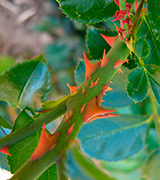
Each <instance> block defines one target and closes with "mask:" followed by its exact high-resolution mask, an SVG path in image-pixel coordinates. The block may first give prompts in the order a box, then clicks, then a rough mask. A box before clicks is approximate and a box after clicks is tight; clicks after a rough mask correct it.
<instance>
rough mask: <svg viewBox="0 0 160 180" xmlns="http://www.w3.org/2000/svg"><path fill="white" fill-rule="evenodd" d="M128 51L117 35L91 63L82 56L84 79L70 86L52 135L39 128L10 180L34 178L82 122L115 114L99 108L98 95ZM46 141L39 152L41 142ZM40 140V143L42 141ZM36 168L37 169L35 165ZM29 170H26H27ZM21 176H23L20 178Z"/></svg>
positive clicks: (62, 149) (59, 153) (57, 156)
mask: <svg viewBox="0 0 160 180" xmlns="http://www.w3.org/2000/svg"><path fill="white" fill-rule="evenodd" d="M128 54H129V50H128V48H127V46H126V44H125V42H124V41H123V40H121V39H119V38H117V39H116V41H115V42H114V44H113V47H112V48H111V50H110V51H109V52H108V53H107V55H103V58H102V60H101V61H100V62H98V63H96V64H91V63H90V62H89V61H88V59H87V58H86V56H85V57H84V59H85V65H86V76H85V81H84V82H83V83H82V85H80V86H79V87H76V88H75V87H71V86H70V89H71V92H72V93H71V95H70V98H69V99H68V100H67V101H66V113H65V115H64V117H63V120H62V122H61V124H60V126H59V127H58V128H57V130H56V132H55V134H53V135H48V134H47V133H46V132H45V128H44V127H45V126H44V127H43V131H42V135H41V140H40V143H39V145H38V147H37V149H36V150H35V152H34V153H33V154H32V156H31V158H30V159H29V160H28V161H27V162H26V163H25V164H24V165H23V166H22V167H21V168H20V169H19V170H18V171H17V172H16V173H15V175H14V176H13V177H12V178H11V179H12V180H14V179H19V180H20V179H23V180H25V179H26V180H28V179H36V178H37V177H39V176H40V175H41V174H42V173H43V172H44V171H45V170H46V169H47V168H48V167H50V166H51V165H52V164H53V163H55V162H57V161H58V160H59V159H60V158H61V156H62V154H63V153H64V152H65V151H66V149H67V148H68V147H69V145H70V144H71V143H72V142H73V140H74V139H75V138H76V137H77V134H78V132H79V130H80V129H81V127H82V125H83V124H84V123H88V122H90V121H92V120H94V119H97V118H103V117H110V116H116V115H115V114H112V113H111V112H112V111H113V110H106V109H102V108H101V107H100V104H101V101H102V95H103V93H104V92H106V91H108V90H111V89H110V88H109V82H110V80H111V79H112V77H113V76H114V74H115V73H116V72H117V70H118V69H119V67H120V66H121V65H122V64H123V63H124V62H125V61H126V58H127V56H128ZM42 141H43V143H44V142H45V143H48V144H47V145H46V146H45V147H43V149H42V151H41V147H42V145H41V143H42ZM43 143H42V144H43ZM37 167H38V168H37ZM28 172H30V173H28ZM24 178H25V179H24Z"/></svg>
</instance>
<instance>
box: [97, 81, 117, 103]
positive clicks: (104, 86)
mask: <svg viewBox="0 0 160 180" xmlns="http://www.w3.org/2000/svg"><path fill="white" fill-rule="evenodd" d="M112 90H113V89H112V88H110V87H109V83H108V84H105V85H103V86H102V91H101V93H100V94H99V95H98V98H97V104H98V106H100V105H101V102H102V101H103V100H102V98H103V95H106V94H105V92H107V91H112Z"/></svg>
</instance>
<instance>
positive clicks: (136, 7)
mask: <svg viewBox="0 0 160 180" xmlns="http://www.w3.org/2000/svg"><path fill="white" fill-rule="evenodd" d="M134 6H135V12H136V11H137V9H138V6H139V5H138V2H137V0H136V1H135V2H134Z"/></svg>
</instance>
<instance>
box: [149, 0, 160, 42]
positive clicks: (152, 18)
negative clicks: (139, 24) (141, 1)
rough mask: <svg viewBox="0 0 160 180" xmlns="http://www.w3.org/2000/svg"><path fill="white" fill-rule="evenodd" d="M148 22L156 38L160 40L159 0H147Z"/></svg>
mask: <svg viewBox="0 0 160 180" xmlns="http://www.w3.org/2000/svg"><path fill="white" fill-rule="evenodd" d="M147 4H148V8H147V10H148V14H149V24H150V26H151V28H152V31H153V32H154V35H155V37H156V40H160V12H159V9H160V3H159V0H148V1H147Z"/></svg>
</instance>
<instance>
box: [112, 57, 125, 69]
mask: <svg viewBox="0 0 160 180" xmlns="http://www.w3.org/2000/svg"><path fill="white" fill-rule="evenodd" d="M125 62H128V59H125V60H124V61H121V59H118V60H117V61H116V62H115V63H114V65H113V67H114V69H116V68H118V67H119V66H120V65H122V64H123V63H125Z"/></svg>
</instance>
